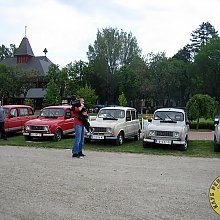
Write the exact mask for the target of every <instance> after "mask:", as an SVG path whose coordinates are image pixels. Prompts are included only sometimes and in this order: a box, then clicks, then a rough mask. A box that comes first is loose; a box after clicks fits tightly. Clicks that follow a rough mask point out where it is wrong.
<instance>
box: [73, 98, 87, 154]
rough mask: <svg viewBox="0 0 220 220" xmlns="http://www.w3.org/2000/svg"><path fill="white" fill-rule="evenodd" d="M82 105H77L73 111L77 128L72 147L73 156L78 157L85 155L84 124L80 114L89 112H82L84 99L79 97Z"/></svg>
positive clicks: (75, 127)
mask: <svg viewBox="0 0 220 220" xmlns="http://www.w3.org/2000/svg"><path fill="white" fill-rule="evenodd" d="M79 102H80V106H79V107H75V109H74V111H73V116H74V129H75V141H74V144H73V148H72V157H76V158H82V157H84V156H85V154H83V152H82V150H83V145H84V125H83V122H82V120H81V119H80V114H83V115H85V116H87V115H88V112H83V113H82V112H81V111H82V109H83V108H84V99H83V98H80V99H79Z"/></svg>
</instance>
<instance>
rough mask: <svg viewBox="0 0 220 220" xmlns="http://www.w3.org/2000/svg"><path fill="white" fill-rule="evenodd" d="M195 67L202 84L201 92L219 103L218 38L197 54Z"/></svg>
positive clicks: (219, 60) (219, 56)
mask: <svg viewBox="0 0 220 220" xmlns="http://www.w3.org/2000/svg"><path fill="white" fill-rule="evenodd" d="M195 67H196V73H197V75H198V77H199V78H200V79H201V80H202V82H203V83H202V86H201V92H203V93H206V94H209V95H210V96H212V97H215V98H216V99H217V100H218V101H220V90H219V85H220V37H216V38H215V39H212V40H211V41H210V42H209V43H207V44H206V45H205V46H204V47H203V48H202V49H201V50H200V51H199V52H198V54H197V55H196V57H195Z"/></svg>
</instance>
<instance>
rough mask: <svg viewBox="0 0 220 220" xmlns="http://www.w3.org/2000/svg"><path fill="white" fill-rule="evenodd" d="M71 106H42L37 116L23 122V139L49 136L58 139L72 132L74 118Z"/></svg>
mask: <svg viewBox="0 0 220 220" xmlns="http://www.w3.org/2000/svg"><path fill="white" fill-rule="evenodd" d="M71 107H72V106H71V105H60V106H48V107H45V108H43V109H42V110H41V113H40V116H39V118H37V119H34V120H30V121H28V122H26V123H25V125H24V132H23V135H24V136H25V139H26V140H33V138H46V137H50V138H52V139H53V140H54V141H60V140H61V139H62V137H63V136H64V135H67V134H71V133H73V132H74V128H73V123H74V118H73V115H72V111H71Z"/></svg>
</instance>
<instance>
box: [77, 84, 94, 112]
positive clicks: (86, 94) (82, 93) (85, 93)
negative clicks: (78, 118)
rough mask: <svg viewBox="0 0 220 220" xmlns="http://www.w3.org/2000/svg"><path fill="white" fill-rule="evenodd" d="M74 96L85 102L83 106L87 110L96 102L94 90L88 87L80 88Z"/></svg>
mask: <svg viewBox="0 0 220 220" xmlns="http://www.w3.org/2000/svg"><path fill="white" fill-rule="evenodd" d="M76 95H77V97H81V98H83V99H84V100H85V105H86V107H87V108H92V107H93V106H94V105H95V103H96V100H97V96H96V94H95V90H94V89H92V88H91V87H90V86H88V85H85V87H82V88H80V89H79V90H78V91H77V93H76Z"/></svg>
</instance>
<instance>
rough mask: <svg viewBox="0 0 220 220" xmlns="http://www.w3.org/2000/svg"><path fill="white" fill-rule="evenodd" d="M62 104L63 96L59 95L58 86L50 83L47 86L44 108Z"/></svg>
mask: <svg viewBox="0 0 220 220" xmlns="http://www.w3.org/2000/svg"><path fill="white" fill-rule="evenodd" d="M60 104H61V96H60V94H59V88H58V86H57V84H56V83H55V82H53V81H50V82H49V83H48V84H47V93H46V94H45V96H44V100H43V106H44V107H45V106H50V105H60Z"/></svg>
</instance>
